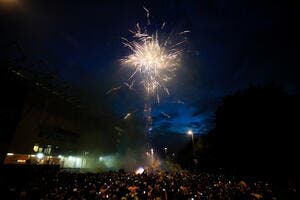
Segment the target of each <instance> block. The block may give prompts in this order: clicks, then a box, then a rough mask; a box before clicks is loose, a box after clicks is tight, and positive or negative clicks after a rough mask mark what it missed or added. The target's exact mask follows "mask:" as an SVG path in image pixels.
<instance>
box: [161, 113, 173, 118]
mask: <svg viewBox="0 0 300 200" xmlns="http://www.w3.org/2000/svg"><path fill="white" fill-rule="evenodd" d="M160 113H161V114H162V115H163V116H165V117H167V118H169V119H170V118H171V116H170V115H168V114H167V113H165V112H160Z"/></svg>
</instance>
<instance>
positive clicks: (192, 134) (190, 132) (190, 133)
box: [187, 130, 194, 145]
mask: <svg viewBox="0 0 300 200" xmlns="http://www.w3.org/2000/svg"><path fill="white" fill-rule="evenodd" d="M187 134H188V135H191V136H192V142H193V145H194V133H193V131H192V130H189V131H188V132H187Z"/></svg>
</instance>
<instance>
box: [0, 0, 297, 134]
mask: <svg viewBox="0 0 300 200" xmlns="http://www.w3.org/2000/svg"><path fill="white" fill-rule="evenodd" d="M143 6H145V7H147V8H148V9H149V10H150V19H151V21H152V23H154V25H155V24H157V26H158V25H159V24H162V23H163V22H167V26H166V31H173V32H180V31H184V30H190V31H191V32H190V33H189V34H187V35H186V36H187V38H188V40H187V42H186V44H184V50H185V51H184V54H183V57H182V63H181V66H180V67H179V69H178V70H177V72H176V78H174V79H173V80H172V81H171V82H170V83H169V90H170V95H169V96H167V95H162V97H161V103H160V104H156V103H154V104H153V107H152V108H153V112H152V116H153V120H154V122H153V133H156V132H165V133H171V134H184V133H186V131H187V130H188V129H192V130H194V132H195V133H196V134H203V133H206V132H207V131H209V130H210V129H211V128H212V127H213V126H214V124H213V117H214V111H215V109H216V107H217V106H218V105H219V104H220V102H221V98H222V97H223V96H224V95H228V94H233V93H235V92H236V91H238V90H241V89H244V88H247V87H249V86H250V85H256V84H262V85H264V84H269V83H276V84H279V85H281V86H282V87H283V88H284V89H285V90H286V91H288V92H290V93H296V92H299V89H300V88H299V79H298V73H297V72H298V71H299V70H298V66H299V59H298V53H299V51H298V47H297V45H296V39H297V38H298V37H299V32H298V31H296V30H297V28H298V27H297V26H298V24H299V22H298V21H297V19H298V18H299V14H298V13H297V12H298V11H297V10H296V6H293V5H291V4H289V3H288V2H287V1H261V0H260V1H258V0H257V1H256V0H249V1H248V0H245V1H240V0H229V1H224V0H197V1H180V0H170V1H167V0H160V1H141V0H135V1H121V0H120V1H113V0H109V1H108V0H106V1H100V0H98V1H96V0H94V1H82V0H78V1H71V0H70V1H53V0H52V1H29V0H0V23H1V32H0V34H1V37H0V45H1V46H2V47H3V46H5V45H7V44H9V43H10V42H14V41H18V43H19V44H21V45H22V47H23V49H24V51H25V52H26V55H27V56H28V58H30V59H31V60H32V61H34V60H39V59H43V60H47V62H48V63H49V66H50V68H51V70H52V71H53V73H55V76H57V77H58V79H60V80H62V81H66V82H68V83H69V84H70V85H71V86H72V87H73V88H75V89H76V90H77V91H79V92H78V93H79V94H80V97H81V98H82V100H83V102H86V103H88V104H90V105H95V106H98V107H99V108H101V107H109V108H110V109H111V110H113V112H115V114H116V115H118V116H119V117H124V116H125V115H126V113H128V112H133V111H136V112H135V113H134V115H133V116H132V117H135V118H140V119H142V117H143V104H144V94H143V93H142V92H135V91H128V90H126V88H122V89H121V90H119V91H118V92H114V93H111V94H109V95H106V94H105V93H106V91H108V90H109V89H111V88H113V87H117V86H119V85H122V84H123V82H124V81H126V79H127V78H128V77H129V72H128V69H126V68H124V66H121V64H120V62H119V60H120V59H121V58H122V57H124V56H126V55H128V53H129V51H128V49H126V48H124V47H123V45H122V40H121V37H130V33H129V32H128V30H129V29H130V28H133V27H134V25H135V24H136V23H137V22H140V23H141V24H143V23H144V24H145V22H146V17H145V16H146V14H145V10H144V9H143ZM1 51H3V50H1ZM161 112H163V113H167V114H168V115H170V118H168V117H166V116H164V115H163V114H162V113H161Z"/></svg>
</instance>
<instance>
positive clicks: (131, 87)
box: [124, 80, 135, 90]
mask: <svg viewBox="0 0 300 200" xmlns="http://www.w3.org/2000/svg"><path fill="white" fill-rule="evenodd" d="M134 83H135V80H133V81H132V82H131V83H130V84H129V83H126V82H124V85H126V86H127V87H128V89H129V90H135V89H134V88H133V85H134Z"/></svg>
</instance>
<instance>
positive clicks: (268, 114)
mask: <svg viewBox="0 0 300 200" xmlns="http://www.w3.org/2000/svg"><path fill="white" fill-rule="evenodd" d="M299 102H300V101H299V95H288V94H287V93H285V92H283V90H281V89H280V88H279V87H276V86H266V87H260V86H251V87H250V88H248V89H246V90H244V91H240V92H237V93H236V94H234V95H232V96H226V97H224V98H223V101H222V104H221V105H220V106H219V107H218V108H217V110H216V112H215V123H216V127H215V129H214V130H213V131H211V132H210V133H209V134H208V135H206V136H205V137H204V138H203V139H202V140H203V141H201V143H202V146H201V148H202V151H199V152H198V156H199V157H202V159H204V160H205V161H206V162H209V163H210V164H211V165H213V166H218V167H223V168H225V169H230V170H237V171H239V172H242V173H248V174H249V173H253V174H264V175H266V174H270V175H272V174H278V173H281V174H282V173H283V172H284V173H286V174H288V173H294V172H295V170H296V169H297V167H296V166H297V164H296V163H297V162H296V160H297V153H296V152H298V151H297V150H296V147H297V144H296V142H297V139H296V138H297V134H298V133H299V125H298V124H299V117H298V115H299ZM204 144H205V145H204ZM203 157H204V158H203ZM208 158H209V159H208Z"/></svg>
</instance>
